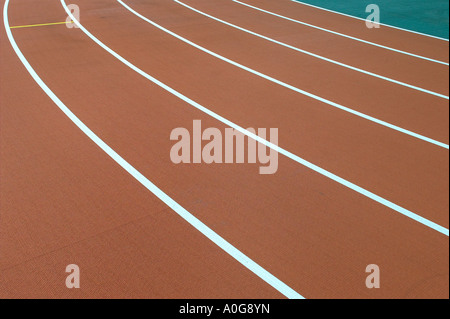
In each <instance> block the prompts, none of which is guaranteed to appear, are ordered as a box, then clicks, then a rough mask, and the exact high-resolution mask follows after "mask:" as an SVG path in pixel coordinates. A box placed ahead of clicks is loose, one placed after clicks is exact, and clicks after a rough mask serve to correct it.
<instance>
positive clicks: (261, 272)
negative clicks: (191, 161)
mask: <svg viewBox="0 0 450 319" xmlns="http://www.w3.org/2000/svg"><path fill="white" fill-rule="evenodd" d="M61 2H62V3H64V1H63V0H62V1H61ZM8 4H9V0H6V2H5V5H4V7H3V20H4V26H5V30H6V34H7V36H8V39H9V42H10V43H11V46H12V47H13V49H14V51H15V52H16V54H17V56H18V57H19V59H20V61H21V62H22V64H23V65H24V66H25V68H26V69H27V71H28V73H30V75H31V76H32V77H33V79H34V80H35V81H36V83H37V84H38V85H39V86H40V87H41V89H42V90H43V91H44V92H45V93H46V94H47V95H48V96H49V97H50V98H51V99H52V101H53V102H54V103H55V104H56V105H57V106H58V107H59V108H60V109H61V111H63V112H64V114H65V115H67V117H68V118H69V119H70V120H71V121H72V122H73V123H74V124H75V125H76V126H78V128H79V129H80V130H81V131H83V133H84V134H86V135H87V136H88V137H89V138H90V139H91V140H92V141H93V142H94V143H95V144H97V146H99V147H100V148H101V149H102V150H103V151H104V152H105V153H106V154H108V155H109V156H110V157H111V158H112V159H113V160H114V161H115V162H116V163H117V164H119V165H120V166H121V167H122V168H123V169H124V170H126V171H127V172H128V173H129V174H130V175H131V176H133V177H134V178H135V179H136V180H137V181H139V182H140V183H141V184H142V185H143V186H144V187H145V188H147V189H148V190H149V191H150V192H152V193H153V194H154V195H156V196H157V197H158V198H159V199H160V200H161V201H163V202H164V203H165V204H166V205H167V206H169V207H170V208H171V209H172V210H174V211H175V212H176V213H177V214H178V215H179V216H181V217H182V218H183V219H184V220H185V221H187V222H188V223H189V224H191V225H192V226H193V227H194V228H195V229H197V230H198V231H199V232H201V233H202V234H203V235H205V236H206V237H207V238H208V239H210V240H211V241H212V242H213V243H214V244H216V245H217V246H219V247H220V248H221V249H223V250H224V251H225V252H226V253H228V254H229V255H230V256H232V257H233V258H234V259H236V260H237V261H238V262H240V263H241V264H242V265H244V266H245V267H246V268H248V269H249V270H250V271H252V272H253V273H254V274H255V275H257V276H258V277H259V278H261V279H262V280H264V281H265V282H266V283H268V284H269V285H270V286H272V287H273V288H275V289H276V290H278V291H279V292H280V293H281V294H283V295H284V296H286V297H288V298H291V299H304V297H303V296H301V295H300V294H299V293H297V292H296V291H294V290H293V289H292V288H290V287H289V286H287V285H286V284H285V283H283V282H282V281H281V280H279V279H278V278H276V277H275V276H273V275H272V274H271V273H269V272H268V271H267V270H265V269H264V268H262V267H261V266H260V265H258V264H257V263H255V262H254V261H253V260H251V259H250V258H249V257H247V256H246V255H244V254H243V253H242V252H241V251H239V250H238V249H237V248H235V247H234V246H233V245H231V244H230V243H229V242H227V241H226V240H225V239H223V238H222V237H220V236H219V235H218V234H217V233H215V232H214V231H213V230H212V229H210V228H209V227H208V226H206V225H205V224H203V223H202V222H201V221H200V220H199V219H197V218H196V217H195V216H194V215H192V214H191V213H190V212H188V211H187V210H186V209H184V208H183V207H182V206H181V205H180V204H178V203H177V202H175V201H174V200H173V199H172V198H171V197H169V196H168V195H167V194H165V193H164V192H163V191H162V190H160V189H159V188H158V187H157V186H156V185H155V184H153V183H152V182H151V181H149V180H148V179H147V178H146V177H145V176H144V175H142V174H141V173H140V172H139V171H138V170H137V169H135V168H134V167H133V166H131V165H130V164H129V163H128V162H127V161H126V160H124V159H123V158H122V157H121V156H120V155H119V154H117V153H116V152H115V151H114V150H113V149H112V148H111V147H110V146H108V145H107V144H106V143H105V142H103V140H102V139H100V138H99V137H98V136H97V135H96V134H95V133H94V132H92V131H91V129H89V128H88V127H87V126H86V125H85V124H84V123H83V122H82V121H81V120H80V119H79V118H78V117H77V116H76V115H75V114H73V113H72V111H71V110H70V109H69V108H68V107H67V106H66V105H64V103H63V102H62V101H61V100H60V99H59V98H58V97H57V96H56V95H55V94H54V93H53V91H52V90H50V88H49V87H48V86H47V85H46V84H45V83H44V82H43V81H42V79H41V78H40V77H39V75H38V74H37V73H36V72H35V71H34V69H33V67H32V66H31V65H30V64H29V63H28V61H27V59H26V58H25V56H24V55H23V54H22V52H21V51H20V49H19V47H18V46H17V43H16V41H15V40H14V37H13V35H12V33H11V30H10V28H9V21H8ZM64 7H65V9H66V10H68V9H67V7H66V6H65V3H64ZM68 12H69V13H70V11H68ZM70 14H71V13H70Z"/></svg>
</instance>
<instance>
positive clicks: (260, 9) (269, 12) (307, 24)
mask: <svg viewBox="0 0 450 319" xmlns="http://www.w3.org/2000/svg"><path fill="white" fill-rule="evenodd" d="M232 1H233V2H235V3H237V4H240V5H243V6H246V7H248V8H252V9H255V10H257V11H261V12H264V13H267V14H270V15H272V16H275V17H278V18H281V19H284V20H288V21H291V22H294V23H298V24H302V25H304V26H307V27H310V28H314V29H317V30H321V31H325V32H328V33H331V34H334V35H338V36H341V37H344V38H347V39H351V40H355V41H358V42H362V43H365V44H369V45H372V46H375V47H379V48H382V49H386V50H389V51H393V52H397V53H401V54H404V55H409V56H412V57H415V58H418V59H422V60H427V61H430V62H434V63H439V64H443V65H447V66H448V65H449V64H448V63H447V62H444V61H440V60H436V59H432V58H427V57H424V56H422V55H418V54H414V53H410V52H406V51H403V50H399V49H394V48H391V47H388V46H385V45H382V44H378V43H375V42H370V41H367V40H363V39H360V38H357V37H353V36H351V35H348V34H344V33H340V32H336V31H333V30H330V29H325V28H322V27H319V26H317V25H314V24H310V23H306V22H303V21H300V20H296V19H292V18H289V17H286V16H283V15H281V14H277V13H274V12H271V11H268V10H264V9H262V8H259V7H255V6H252V5H249V4H248V3H244V2H241V1H238V0H232Z"/></svg>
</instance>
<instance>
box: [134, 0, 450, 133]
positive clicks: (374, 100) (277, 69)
mask: <svg viewBox="0 0 450 319" xmlns="http://www.w3.org/2000/svg"><path fill="white" fill-rule="evenodd" d="M156 3H157V4H158V5H155V2H153V5H149V4H148V3H142V4H134V2H133V5H131V7H130V8H131V9H132V10H136V11H137V12H139V13H141V14H142V15H143V16H144V17H147V19H150V21H153V22H154V23H157V24H159V25H160V26H161V27H163V28H166V29H168V30H169V31H173V32H175V34H177V35H179V36H181V37H184V38H185V39H186V41H189V40H190V41H192V42H193V43H194V44H197V45H200V46H202V47H203V48H204V50H208V49H209V50H211V51H212V52H215V53H217V54H219V55H222V56H223V57H224V58H229V59H231V60H233V61H235V62H236V63H240V64H242V65H244V66H247V67H250V68H252V69H253V70H255V71H259V72H262V73H263V74H264V75H266V76H270V77H272V81H276V80H279V81H283V83H284V87H288V85H292V86H294V87H295V88H296V89H297V90H299V89H300V90H304V91H306V92H308V93H311V94H315V95H316V96H317V98H325V99H327V100H328V101H331V102H335V103H339V104H340V105H342V106H345V107H348V108H350V109H352V110H355V111H360V112H362V113H365V114H367V115H371V116H373V117H375V118H377V119H380V120H384V121H387V122H389V123H391V124H395V125H397V126H400V127H402V128H404V129H409V130H411V131H413V132H416V133H420V134H422V135H424V136H427V137H430V138H434V139H436V140H438V141H448V112H449V107H448V100H446V99H443V98H440V97H436V96H432V95H429V94H426V93H424V92H420V91H417V90H413V89H411V88H409V87H404V86H399V85H398V84H394V83H391V82H387V81H385V80H382V79H378V78H374V77H371V76H369V75H367V74H362V73H358V72H356V71H354V70H351V69H347V68H343V67H341V66H337V65H334V64H330V63H328V62H326V61H323V60H320V59H317V58H314V57H311V56H307V55H304V54H301V53H299V52H296V51H292V50H290V49H287V48H284V47H281V46H279V45H278V44H275V43H271V42H268V41H266V40H264V39H261V38H258V37H255V36H253V35H251V34H248V33H245V32H243V31H240V30H236V29H234V28H231V27H230V26H227V25H225V24H222V23H220V22H217V21H214V20H211V19H210V18H208V17H205V16H203V15H201V14H199V13H197V12H195V11H192V10H190V9H189V8H185V7H183V6H181V5H178V4H177V3H175V2H173V1H168V2H167V1H162V2H156ZM177 6H179V8H178V7H177ZM133 8H134V9H133ZM244 9H245V7H244ZM130 13H131V12H130ZM136 17H138V16H136ZM260 20H263V19H260ZM149 26H150V27H153V28H155V26H153V25H151V24H150V23H149ZM205 26H208V27H205ZM199 51H201V50H199ZM427 63H429V62H427ZM410 65H414V64H410ZM443 70H447V71H446V72H448V67H444V69H443ZM426 72H429V71H428V70H426V71H424V72H422V74H424V73H426ZM447 78H448V76H447V75H445V76H442V77H439V76H437V75H436V76H435V77H434V83H435V85H440V84H441V83H448V79H447ZM298 94H301V93H298ZM305 94H306V93H305Z"/></svg>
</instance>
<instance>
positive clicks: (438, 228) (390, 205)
mask: <svg viewBox="0 0 450 319" xmlns="http://www.w3.org/2000/svg"><path fill="white" fill-rule="evenodd" d="M60 1H61V4H62V5H63V7H64V9H65V10H66V12H67V14H68V16H69V17H70V18H71V19H72V20H73V21H74V22H75V24H76V25H77V26H78V27H79V29H80V30H81V31H83V32H84V33H85V34H86V35H87V36H88V37H89V38H91V40H93V41H94V42H95V43H97V44H98V45H99V46H100V47H102V48H103V49H104V50H105V51H107V52H108V53H109V54H111V55H112V56H114V57H115V58H116V59H118V60H119V61H120V62H122V63H123V64H125V65H126V66H128V67H129V68H130V69H132V70H134V71H135V72H137V73H138V74H140V75H142V76H143V77H145V78H146V79H148V80H150V81H151V82H153V83H154V84H156V85H158V86H159V87H161V88H163V89H164V90H166V91H167V92H169V93H171V94H172V95H174V96H176V97H178V98H179V99H181V100H183V101H185V102H186V103H188V104H190V105H192V106H193V107H195V108H197V109H199V110H200V111H202V112H204V113H205V114H208V115H210V116H211V117H213V118H215V119H216V120H219V121H220V122H222V123H224V124H225V125H228V126H229V127H232V128H234V129H235V130H238V131H239V132H241V133H242V134H244V135H246V136H248V137H250V138H252V139H254V140H256V141H257V142H259V143H261V144H263V145H266V146H267V147H270V148H271V149H273V150H275V151H277V152H278V153H280V154H283V155H284V156H286V157H288V158H290V159H292V160H294V161H296V162H297V163H299V164H301V165H303V166H306V167H308V168H310V169H311V170H313V171H315V172H317V173H319V174H321V175H323V176H325V177H328V178H329V179H331V180H334V181H335V182H337V183H339V184H341V185H343V186H345V187H348V188H350V189H352V190H354V191H355V192H357V193H359V194H361V195H363V196H365V197H368V198H370V199H372V200H374V201H376V202H378V203H380V204H382V205H384V206H386V207H388V208H391V209H392V210H394V211H396V212H398V213H400V214H402V215H404V216H406V217H409V218H410V219H412V220H415V221H416V222H419V223H421V224H423V225H425V226H427V227H429V228H431V229H434V230H436V231H438V232H440V233H442V234H444V235H446V236H447V237H448V236H449V230H448V229H447V228H445V227H443V226H440V225H438V224H436V223H434V222H432V221H430V220H428V219H426V218H424V217H422V216H420V215H417V214H415V213H413V212H411V211H409V210H407V209H406V208H403V207H401V206H399V205H397V204H394V203H392V202H390V201H388V200H387V199H384V198H383V197H380V196H378V195H375V194H374V193H371V192H369V191H368V190H366V189H364V188H362V187H360V186H358V185H355V184H353V183H351V182H349V181H347V180H345V179H343V178H341V177H339V176H337V175H335V174H333V173H330V172H328V171H327V170H325V169H323V168H321V167H319V166H317V165H315V164H312V163H310V162H308V161H307V160H305V159H303V158H301V157H299V156H297V155H294V154H292V153H290V152H289V151H286V150H285V149H283V148H281V147H279V146H278V145H275V144H273V143H271V142H269V141H266V140H265V139H263V138H261V137H259V136H258V135H256V134H253V133H252V132H249V131H247V130H246V129H244V128H242V127H240V126H239V125H237V124H235V123H233V122H231V121H229V120H227V119H226V118H224V117H222V116H220V115H218V114H216V113H214V112H213V111H211V110H209V109H207V108H206V107H204V106H202V105H200V104H199V103H197V102H195V101H193V100H191V99H190V98H188V97H187V96H185V95H183V94H181V93H180V92H178V91H176V90H175V89H173V88H171V87H170V86H168V85H166V84H164V83H163V82H161V81H159V80H158V79H156V78H154V77H152V76H151V75H149V74H147V73H145V72H144V71H142V70H141V69H139V68H138V67H137V66H135V65H134V64H132V63H131V62H129V61H128V60H126V59H125V58H123V57H122V56H120V55H119V54H118V53H117V52H115V51H113V50H112V49H110V48H109V47H108V46H106V45H105V44H104V43H103V42H101V41H100V40H99V39H97V38H96V37H95V36H94V35H93V34H92V33H90V32H89V31H88V30H87V29H86V28H85V27H84V26H83V25H81V23H80V22H79V21H78V20H77V19H75V17H74V16H73V14H72V13H71V12H70V10H69V8H67V6H66V3H65V1H64V0H60Z"/></svg>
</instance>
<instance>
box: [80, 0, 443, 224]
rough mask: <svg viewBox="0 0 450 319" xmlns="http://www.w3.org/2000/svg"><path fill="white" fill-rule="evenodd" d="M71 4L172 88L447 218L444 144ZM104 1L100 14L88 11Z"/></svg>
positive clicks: (115, 10) (135, 23)
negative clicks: (272, 132)
mask: <svg viewBox="0 0 450 319" xmlns="http://www.w3.org/2000/svg"><path fill="white" fill-rule="evenodd" d="M77 3H78V4H80V6H81V9H82V11H83V12H84V15H83V18H84V19H85V20H84V21H83V23H84V24H86V27H87V28H88V30H91V32H92V33H94V34H95V35H96V36H98V37H99V38H100V39H101V40H102V41H104V42H105V43H106V44H107V45H108V46H110V47H111V48H112V49H113V50H116V51H117V52H118V53H119V54H121V55H123V56H124V57H125V58H127V59H129V60H130V61H131V62H132V63H134V64H136V65H137V66H138V67H140V68H141V69H143V70H145V71H147V72H148V73H150V74H151V75H153V76H155V77H156V78H158V79H160V80H162V81H163V82H164V83H168V84H169V85H171V86H172V87H173V88H175V89H176V90H178V91H179V92H181V93H183V94H185V95H186V96H188V97H190V98H192V99H193V100H195V101H197V102H199V103H200V104H202V105H204V106H207V107H209V108H211V109H212V110H213V111H215V112H216V113H218V114H220V115H222V116H224V117H225V118H227V119H231V120H233V121H234V122H235V123H237V124H239V125H241V126H243V127H266V128H268V127H277V128H279V129H280V132H283V133H280V134H283V137H282V139H280V146H282V147H283V148H285V149H287V150H289V151H291V152H293V153H294V154H296V155H299V156H301V157H303V158H305V159H307V160H309V161H310V162H312V163H315V164H317V165H319V166H320V167H323V168H325V169H327V170H329V171H331V172H333V173H335V174H337V175H339V176H341V177H343V178H346V179H347V180H350V181H352V182H354V183H356V184H357V185H359V186H362V187H364V188H365V189H368V190H370V191H372V192H374V193H376V194H378V195H380V196H382V197H384V198H387V199H389V200H391V201H393V202H395V203H396V204H399V205H401V206H403V207H406V208H408V209H410V210H412V211H414V212H416V213H417V212H420V213H419V214H420V215H422V216H424V217H426V218H429V219H431V220H433V221H435V222H437V223H438V224H441V225H444V227H445V225H448V196H447V194H446V191H447V190H448V179H447V178H445V174H446V173H447V172H448V150H446V149H443V148H440V147H436V146H435V145H432V144H429V143H425V142H422V141H420V140H417V139H414V138H411V137H409V136H406V135H405V134H401V133H399V132H396V131H393V130H391V129H388V128H385V127H382V126H380V125H377V124H374V123H371V122H369V121H367V120H364V119H361V118H358V117H355V116H353V115H351V114H348V113H346V112H342V111H341V110H338V109H334V108H332V107H329V106H328V105H325V104H323V103H320V102H317V101H315V100H313V99H310V98H307V97H305V96H302V95H300V94H298V93H296V92H293V91H290V90H287V89H285V88H282V87H280V86H279V85H276V84H274V83H271V82H269V81H267V80H265V79H262V78H260V77H257V76H255V75H253V74H250V73H249V72H246V71H244V70H241V69H239V68H236V67H234V66H232V65H230V64H228V63H225V62H223V61H220V60H218V59H217V58H215V57H212V56H211V55H208V54H206V53H204V52H201V51H199V50H197V49H196V48H193V47H192V46H189V45H187V44H185V43H183V42H181V41H180V40H178V39H176V38H174V37H172V36H170V35H168V34H166V33H164V32H162V31H161V30H159V29H157V28H155V27H153V26H152V25H150V24H148V23H147V22H145V21H143V20H141V19H139V18H137V17H136V16H135V15H133V14H131V13H130V12H128V11H127V10H125V9H124V8H123V7H122V6H121V5H119V4H118V3H116V2H115V1H89V2H87V1H79V2H77ZM104 7H107V8H108V11H109V15H108V17H104V18H103V19H98V18H96V17H95V16H94V15H95V14H96V13H97V12H98V11H100V10H102V8H104ZM91 16H92V18H91ZM138 30H139V31H138ZM133 34H136V35H134V36H133ZM324 70H325V69H324ZM366 89H367V88H366ZM447 110H448V109H447ZM419 120H420V119H419Z"/></svg>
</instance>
